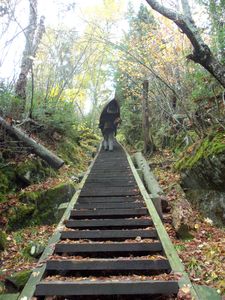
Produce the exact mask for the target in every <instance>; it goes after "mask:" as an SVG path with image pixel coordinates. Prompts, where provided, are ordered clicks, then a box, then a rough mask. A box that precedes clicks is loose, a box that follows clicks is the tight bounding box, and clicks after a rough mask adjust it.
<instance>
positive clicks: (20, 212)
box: [7, 183, 75, 230]
mask: <svg viewBox="0 0 225 300" xmlns="http://www.w3.org/2000/svg"><path fill="white" fill-rule="evenodd" d="M74 193H75V187H74V185H73V184H72V183H61V184H59V185H56V186H55V187H53V188H50V189H48V190H44V191H34V192H28V191H25V192H21V193H20V195H19V201H20V202H19V203H18V204H17V206H15V207H12V208H11V209H10V211H9V214H8V219H9V222H8V228H7V229H8V230H15V229H20V228H23V227H26V226H30V225H39V224H54V223H55V222H57V221H58V219H57V209H58V207H59V205H60V204H61V203H64V202H68V201H70V199H71V198H72V196H73V194H74Z"/></svg>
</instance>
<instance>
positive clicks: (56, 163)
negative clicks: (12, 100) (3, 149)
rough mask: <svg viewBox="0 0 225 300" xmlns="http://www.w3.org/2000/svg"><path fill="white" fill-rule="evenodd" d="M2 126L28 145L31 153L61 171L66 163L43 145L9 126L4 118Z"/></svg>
mask: <svg viewBox="0 0 225 300" xmlns="http://www.w3.org/2000/svg"><path fill="white" fill-rule="evenodd" d="M0 126H2V128H4V129H5V130H6V131H7V132H8V134H9V135H11V136H13V137H15V138H16V139H18V140H19V141H21V142H23V143H24V144H26V145H27V146H28V147H30V149H31V152H34V153H35V154H36V155H38V156H39V157H41V158H42V159H43V160H45V161H46V162H47V163H48V164H49V165H50V166H51V167H52V168H54V169H59V168H61V167H62V165H63V164H64V161H63V160H62V159H61V158H59V157H58V156H56V155H55V154H54V153H52V152H51V151H49V150H48V149H46V148H45V147H44V146H42V145H41V144H38V143H37V142H36V141H35V140H33V139H32V138H30V137H29V136H28V135H26V134H25V133H24V132H22V131H21V130H19V129H18V128H16V127H15V126H12V125H10V124H8V123H7V122H6V121H5V120H4V119H3V118H1V117H0Z"/></svg>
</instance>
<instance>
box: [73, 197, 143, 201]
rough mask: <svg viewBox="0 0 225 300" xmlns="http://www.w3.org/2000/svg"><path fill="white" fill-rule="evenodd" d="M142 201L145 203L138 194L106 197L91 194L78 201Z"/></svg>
mask: <svg viewBox="0 0 225 300" xmlns="http://www.w3.org/2000/svg"><path fill="white" fill-rule="evenodd" d="M137 200H138V201H141V202H142V203H144V201H143V200H142V199H141V198H140V197H137V196H133V197H132V196H130V197H129V196H127V197H126V196H125V197H111V196H105V197H95V196H91V197H85V196H84V197H83V196H80V197H79V199H78V201H77V203H96V202H99V203H100V202H104V203H105V202H107V203H109V202H116V203H118V202H119V203H125V202H135V201H137Z"/></svg>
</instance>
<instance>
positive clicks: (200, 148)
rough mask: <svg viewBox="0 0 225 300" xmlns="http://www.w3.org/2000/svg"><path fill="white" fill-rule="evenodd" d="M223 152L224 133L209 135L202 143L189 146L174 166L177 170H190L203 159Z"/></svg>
mask: <svg viewBox="0 0 225 300" xmlns="http://www.w3.org/2000/svg"><path fill="white" fill-rule="evenodd" d="M222 152H225V132H224V131H223V132H219V133H217V134H213V133H211V134H210V135H208V136H207V137H206V138H205V139H203V140H202V141H200V142H199V141H198V142H197V143H196V144H195V145H192V146H190V147H189V148H188V149H187V150H186V151H185V152H184V153H183V154H182V157H181V158H180V159H179V160H178V161H177V162H176V164H175V165H174V166H175V168H176V169H177V170H184V169H189V168H192V167H193V166H194V165H195V164H197V163H198V161H200V160H201V159H203V158H208V157H212V156H214V155H218V154H220V153H222Z"/></svg>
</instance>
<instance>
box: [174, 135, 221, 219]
mask: <svg viewBox="0 0 225 300" xmlns="http://www.w3.org/2000/svg"><path fill="white" fill-rule="evenodd" d="M175 168H176V169H177V170H179V171H180V172H181V185H182V187H183V188H185V190H186V193H187V196H188V198H189V199H190V201H191V202H192V203H193V204H194V205H195V207H197V208H199V209H200V210H201V211H202V212H203V214H204V215H205V216H206V217H210V218H212V220H213V221H214V222H215V223H216V224H218V225H221V224H225V214H224V209H225V131H221V132H217V133H216V134H215V133H214V134H213V133H211V134H210V135H209V136H207V137H206V138H205V139H203V140H202V141H199V142H198V143H197V144H195V145H193V146H192V147H191V148H189V149H187V151H186V152H185V153H184V154H183V156H182V157H181V159H180V160H178V162H177V163H176V164H175Z"/></svg>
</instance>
